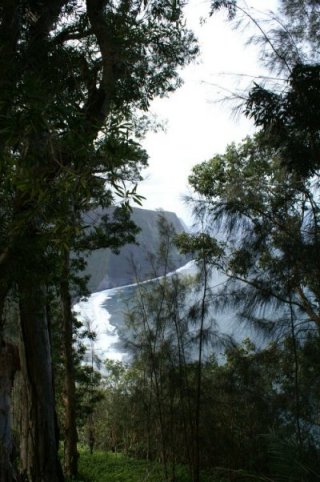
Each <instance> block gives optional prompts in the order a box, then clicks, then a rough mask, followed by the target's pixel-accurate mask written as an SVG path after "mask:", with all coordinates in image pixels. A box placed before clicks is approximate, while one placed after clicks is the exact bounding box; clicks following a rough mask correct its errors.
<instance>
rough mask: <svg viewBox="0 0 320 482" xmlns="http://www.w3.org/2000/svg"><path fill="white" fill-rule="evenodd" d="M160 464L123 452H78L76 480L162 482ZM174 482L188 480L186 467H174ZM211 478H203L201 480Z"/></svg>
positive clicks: (92, 481)
mask: <svg viewBox="0 0 320 482" xmlns="http://www.w3.org/2000/svg"><path fill="white" fill-rule="evenodd" d="M163 480H164V477H163V470H162V467H161V465H160V464H158V463H156V462H148V461H145V460H136V459H132V458H130V457H127V456H125V455H123V454H120V453H119V454H114V453H111V452H95V453H93V454H92V455H90V454H89V453H88V452H87V451H82V450H81V452H80V459H79V478H78V481H77V482H162V481H163ZM175 480H176V482H190V478H189V475H188V471H187V468H186V467H183V466H178V467H177V468H176V479H175ZM210 480H212V479H209V478H206V477H204V478H203V482H209V481H210Z"/></svg>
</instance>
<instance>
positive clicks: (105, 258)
mask: <svg viewBox="0 0 320 482" xmlns="http://www.w3.org/2000/svg"><path fill="white" fill-rule="evenodd" d="M103 214H104V212H103V211H101V212H95V220H97V218H99V216H100V217H101V216H102V215H103ZM160 215H163V216H164V218H165V220H166V221H167V222H168V223H170V224H171V225H172V226H173V228H174V230H175V231H176V232H177V233H180V232H182V231H185V227H184V226H183V223H182V222H181V221H180V219H179V218H178V216H177V215H176V214H175V213H173V212H168V211H161V212H157V211H150V210H147V209H138V208H134V209H133V214H132V219H133V221H134V222H135V224H136V225H137V226H138V227H139V228H140V229H141V231H140V233H139V234H138V235H137V237H136V242H137V244H128V245H126V246H124V247H123V248H121V250H120V253H119V254H115V253H112V252H111V251H110V249H98V250H96V251H94V252H93V253H91V254H90V255H89V257H88V259H87V262H88V264H87V269H86V271H85V274H88V275H90V280H89V282H88V288H89V290H90V292H91V293H93V292H97V291H102V290H105V289H109V288H114V287H116V286H124V285H127V284H131V283H135V282H136V281H137V278H138V279H139V280H140V281H144V280H147V279H151V278H154V277H156V276H160V275H162V274H163V271H164V267H163V266H161V263H156V264H155V263H153V262H152V256H153V255H156V253H157V249H158V248H159V242H160V235H159V216H160ZM187 261H188V259H187V258H186V257H185V256H182V255H180V254H179V253H178V251H177V250H176V249H175V248H174V247H173V249H172V254H171V256H170V264H169V266H168V269H169V271H173V270H175V269H177V268H179V267H180V266H182V265H183V264H185V263H186V262H187Z"/></svg>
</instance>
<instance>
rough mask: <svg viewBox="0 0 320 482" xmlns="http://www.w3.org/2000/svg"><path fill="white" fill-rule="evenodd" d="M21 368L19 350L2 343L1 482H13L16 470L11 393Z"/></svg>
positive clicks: (0, 393)
mask: <svg viewBox="0 0 320 482" xmlns="http://www.w3.org/2000/svg"><path fill="white" fill-rule="evenodd" d="M18 368H19V354H18V349H17V347H15V346H14V345H11V344H9V343H4V342H2V343H1V345H0V480H1V482H13V481H15V480H16V470H15V467H14V464H13V448H14V447H13V440H12V430H11V414H10V408H11V393H12V388H13V382H14V377H15V373H16V371H17V370H18Z"/></svg>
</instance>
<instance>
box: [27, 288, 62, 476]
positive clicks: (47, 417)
mask: <svg viewBox="0 0 320 482" xmlns="http://www.w3.org/2000/svg"><path fill="white" fill-rule="evenodd" d="M19 289H20V315H21V331H22V339H23V348H24V359H23V360H22V363H21V365H22V370H23V375H24V378H25V380H26V383H27V392H28V394H29V404H28V403H26V410H24V412H25V413H24V414H25V416H26V417H27V420H26V423H27V425H25V424H24V426H25V428H26V433H24V434H23V435H24V437H26V440H25V444H26V447H27V450H26V452H27V453H26V454H25V458H24V460H22V462H24V463H25V464H26V466H24V467H22V469H23V470H24V472H25V474H26V475H27V476H28V478H29V480H30V481H32V482H60V481H62V480H63V476H62V470H61V467H60V463H59V460H58V437H57V425H56V416H55V400H54V391H53V383H52V361H51V347H50V338H49V330H48V322H47V317H46V310H45V296H44V290H43V289H41V287H39V286H37V284H36V283H30V282H29V283H27V282H25V283H23V284H21V285H20V286H19ZM26 412H27V413H26Z"/></svg>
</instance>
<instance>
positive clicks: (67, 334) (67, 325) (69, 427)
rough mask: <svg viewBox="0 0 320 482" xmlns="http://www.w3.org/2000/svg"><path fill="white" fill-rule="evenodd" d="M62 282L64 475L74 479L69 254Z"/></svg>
mask: <svg viewBox="0 0 320 482" xmlns="http://www.w3.org/2000/svg"><path fill="white" fill-rule="evenodd" d="M63 268H64V269H63V276H62V282H61V299H62V305H63V351H64V353H63V354H64V363H65V380H64V406H65V415H64V473H65V475H66V476H68V477H70V478H72V477H75V476H76V475H77V472H78V451H77V440H78V435H77V426H76V395H75V392H76V389H75V374H74V364H73V345H72V336H73V316H72V306H71V296H70V290H69V276H70V273H69V253H68V252H67V251H66V252H65V253H64V267H63Z"/></svg>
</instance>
